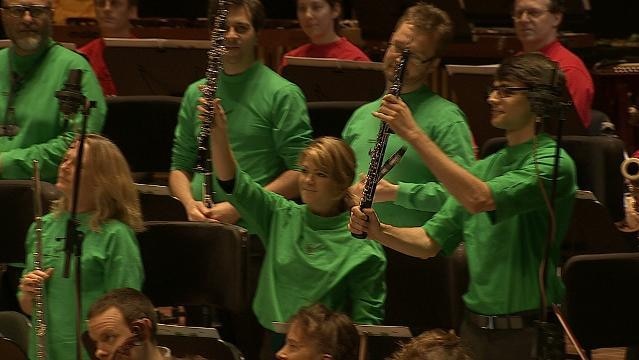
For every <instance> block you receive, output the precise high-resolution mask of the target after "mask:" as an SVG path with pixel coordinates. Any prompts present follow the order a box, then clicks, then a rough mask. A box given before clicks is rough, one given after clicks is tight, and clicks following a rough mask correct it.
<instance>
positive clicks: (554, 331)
mask: <svg viewBox="0 0 639 360" xmlns="http://www.w3.org/2000/svg"><path fill="white" fill-rule="evenodd" d="M569 105H570V103H565V102H561V104H560V105H559V116H558V117H559V121H558V124H557V131H556V132H557V135H556V140H555V142H556V145H555V154H554V156H553V173H552V180H551V190H550V199H549V209H548V219H549V220H548V236H547V238H546V242H545V243H544V248H543V252H542V258H541V263H540V268H539V277H540V281H539V293H540V296H539V298H540V309H539V321H536V325H537V359H538V360H554V359H562V356H563V348H562V347H563V341H562V340H563V337H562V336H563V335H562V334H561V331H559V328H558V327H557V325H556V324H553V323H550V322H548V312H547V306H548V298H547V294H546V282H547V279H546V274H547V271H548V259H549V257H550V249H551V248H552V244H553V242H554V241H555V240H556V239H555V236H556V228H557V227H556V225H555V223H556V217H555V199H556V197H557V180H558V177H559V160H560V158H561V155H560V154H561V140H562V135H563V126H564V123H565V121H566V113H565V108H566V107H567V106H569Z"/></svg>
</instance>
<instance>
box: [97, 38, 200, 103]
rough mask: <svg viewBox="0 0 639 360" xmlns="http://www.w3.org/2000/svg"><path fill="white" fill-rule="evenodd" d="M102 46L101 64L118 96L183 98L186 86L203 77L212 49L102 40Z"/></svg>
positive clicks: (172, 43) (183, 44) (174, 43)
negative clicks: (102, 60)
mask: <svg viewBox="0 0 639 360" xmlns="http://www.w3.org/2000/svg"><path fill="white" fill-rule="evenodd" d="M104 42H105V45H106V46H105V48H104V61H105V62H106V64H107V67H108V68H109V71H110V72H111V77H112V78H113V82H114V83H115V86H116V88H117V89H118V95H168V96H182V94H183V93H184V91H185V90H186V88H187V86H188V85H190V84H191V83H193V82H195V81H196V80H199V79H201V78H203V77H204V72H205V70H206V65H207V54H206V53H207V51H208V49H209V47H210V45H211V43H210V41H208V40H171V39H119V38H105V39H104ZM178 68H179V69H178ZM172 69H173V71H171V70H172Z"/></svg>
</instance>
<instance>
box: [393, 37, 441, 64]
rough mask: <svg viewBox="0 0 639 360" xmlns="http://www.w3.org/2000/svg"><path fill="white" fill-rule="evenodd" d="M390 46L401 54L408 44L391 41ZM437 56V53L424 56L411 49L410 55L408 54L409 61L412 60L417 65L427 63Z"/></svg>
mask: <svg viewBox="0 0 639 360" xmlns="http://www.w3.org/2000/svg"><path fill="white" fill-rule="evenodd" d="M389 48H392V49H393V50H391V51H393V52H394V53H395V54H401V53H402V52H404V49H405V48H406V46H405V45H403V44H399V43H396V42H392V43H390V45H389ZM409 50H410V49H409ZM436 57H437V56H436V55H433V56H431V57H429V58H424V57H422V56H419V55H417V54H415V53H414V52H412V51H411V52H410V55H408V61H412V62H413V63H414V64H416V65H422V64H426V63H429V62H431V61H433V60H434V59H435V58H436Z"/></svg>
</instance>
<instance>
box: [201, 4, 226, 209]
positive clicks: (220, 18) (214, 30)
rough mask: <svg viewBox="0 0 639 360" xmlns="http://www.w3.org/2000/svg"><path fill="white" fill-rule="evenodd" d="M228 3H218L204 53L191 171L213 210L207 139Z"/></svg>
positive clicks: (208, 137) (223, 48)
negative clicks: (203, 80)
mask: <svg viewBox="0 0 639 360" xmlns="http://www.w3.org/2000/svg"><path fill="white" fill-rule="evenodd" d="M226 5H227V1H225V0H218V2H217V11H216V14H215V19H213V21H212V23H213V26H212V27H211V34H210V36H211V48H210V49H209V51H208V52H207V57H208V64H207V67H206V76H205V77H206V84H205V85H204V87H203V88H202V94H203V95H204V99H206V104H205V106H204V114H205V118H204V120H203V121H202V123H201V125H200V133H199V135H198V138H197V143H198V146H197V164H196V166H195V168H194V169H193V170H194V171H195V172H198V173H201V174H203V177H204V179H203V181H202V202H203V203H204V206H206V207H207V208H211V207H213V185H212V182H213V171H212V164H211V152H210V143H209V141H210V137H211V126H214V125H215V124H214V123H213V120H214V119H215V109H214V107H213V100H214V99H215V94H216V93H217V79H218V75H219V74H220V72H221V71H222V70H223V65H222V56H224V52H225V50H226V49H225V46H224V36H225V34H226V19H227V17H228V9H227V8H226Z"/></svg>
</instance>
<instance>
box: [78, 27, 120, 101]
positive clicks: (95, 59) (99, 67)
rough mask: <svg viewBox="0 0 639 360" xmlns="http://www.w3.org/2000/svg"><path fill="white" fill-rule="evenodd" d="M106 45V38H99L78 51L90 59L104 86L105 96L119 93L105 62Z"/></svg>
mask: <svg viewBox="0 0 639 360" xmlns="http://www.w3.org/2000/svg"><path fill="white" fill-rule="evenodd" d="M104 47H105V44H104V39H102V38H98V39H95V40H92V41H91V42H90V43H88V44H86V45H84V46H83V47H81V48H79V49H78V51H79V52H81V53H82V54H84V55H85V56H86V57H87V58H88V59H89V63H90V64H91V67H92V68H93V72H95V75H96V76H97V77H98V81H99V82H100V86H102V92H104V96H112V95H117V91H116V89H115V84H114V83H113V79H112V78H111V73H110V72H109V69H108V68H107V66H106V63H105V62H104Z"/></svg>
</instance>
